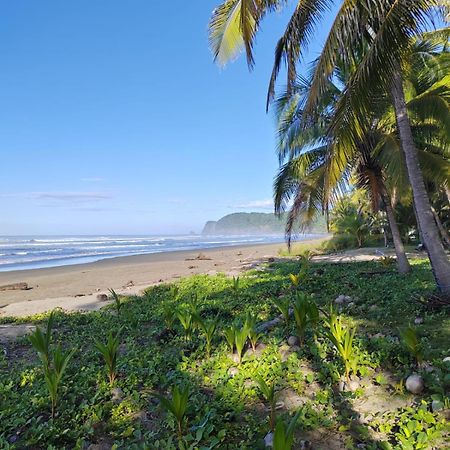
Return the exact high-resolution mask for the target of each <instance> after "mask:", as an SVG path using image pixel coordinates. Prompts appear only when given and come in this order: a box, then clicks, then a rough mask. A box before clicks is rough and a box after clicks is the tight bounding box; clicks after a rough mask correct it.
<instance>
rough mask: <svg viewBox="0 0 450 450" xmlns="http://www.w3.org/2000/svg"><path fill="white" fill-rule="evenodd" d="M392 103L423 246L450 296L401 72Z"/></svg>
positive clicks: (449, 264) (448, 269)
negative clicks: (407, 108) (407, 107)
mask: <svg viewBox="0 0 450 450" xmlns="http://www.w3.org/2000/svg"><path fill="white" fill-rule="evenodd" d="M392 100H393V104H394V109H395V115H396V119H397V127H398V133H399V135H400V142H401V145H402V150H403V153H404V155H405V160H406V167H407V170H408V176H409V182H410V183H411V187H412V193H413V200H414V205H415V209H416V215H417V222H418V225H419V227H420V230H421V232H422V236H423V243H424V244H425V247H426V251H427V253H428V257H429V258H430V262H431V268H432V271H433V275H434V278H435V280H436V284H437V286H438V288H439V290H440V291H441V292H445V293H450V261H449V260H448V257H447V255H446V253H445V250H444V247H443V245H442V241H441V239H440V237H439V231H438V229H437V226H436V223H435V221H434V217H433V212H432V211H431V204H430V200H429V199H428V195H427V191H426V189H425V183H424V181H423V176H422V171H421V169H420V165H419V157H418V153H417V148H416V146H415V144H414V140H413V135H412V131H411V124H410V122H409V118H408V113H407V110H406V101H405V94H404V91H403V82H402V77H401V73H400V70H399V71H397V73H396V74H394V77H393V83H392Z"/></svg>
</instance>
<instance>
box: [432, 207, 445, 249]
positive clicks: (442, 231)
mask: <svg viewBox="0 0 450 450" xmlns="http://www.w3.org/2000/svg"><path fill="white" fill-rule="evenodd" d="M431 210H432V211H433V216H434V220H435V221H436V225H437V227H438V229H439V233H441V237H442V242H443V243H444V246H445V247H447V248H450V236H449V235H448V233H447V230H446V229H445V228H444V225H442V222H441V219H440V218H439V215H438V213H437V212H436V210H435V209H434V208H433V207H431Z"/></svg>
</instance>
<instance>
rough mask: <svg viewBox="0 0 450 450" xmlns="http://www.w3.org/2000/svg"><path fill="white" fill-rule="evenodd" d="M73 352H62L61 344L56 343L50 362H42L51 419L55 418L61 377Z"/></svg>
mask: <svg viewBox="0 0 450 450" xmlns="http://www.w3.org/2000/svg"><path fill="white" fill-rule="evenodd" d="M74 353H75V350H72V351H70V352H68V353H64V352H63V351H62V350H61V346H60V345H58V346H57V347H56V349H55V350H53V354H52V362H51V363H49V364H44V376H45V382H46V384H47V389H48V392H49V394H50V400H51V404H52V419H54V418H55V413H56V405H57V403H58V391H59V385H60V383H61V379H62V377H63V375H64V372H65V371H66V368H67V364H68V363H69V360H70V358H71V357H72V355H73V354H74Z"/></svg>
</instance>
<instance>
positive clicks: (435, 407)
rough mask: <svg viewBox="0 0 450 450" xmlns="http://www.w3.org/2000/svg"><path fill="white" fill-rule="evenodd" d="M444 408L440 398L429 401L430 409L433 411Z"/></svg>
mask: <svg viewBox="0 0 450 450" xmlns="http://www.w3.org/2000/svg"><path fill="white" fill-rule="evenodd" d="M443 409H444V404H443V403H442V402H441V401H440V400H433V401H432V402H431V410H432V411H433V412H436V411H442V410H443Z"/></svg>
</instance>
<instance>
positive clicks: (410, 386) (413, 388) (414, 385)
mask: <svg viewBox="0 0 450 450" xmlns="http://www.w3.org/2000/svg"><path fill="white" fill-rule="evenodd" d="M405 386H406V389H407V390H408V391H409V392H411V394H420V393H421V392H422V391H423V388H424V384H423V378H422V377H421V376H420V375H417V374H412V375H410V376H409V377H408V378H407V379H406V383H405Z"/></svg>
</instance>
